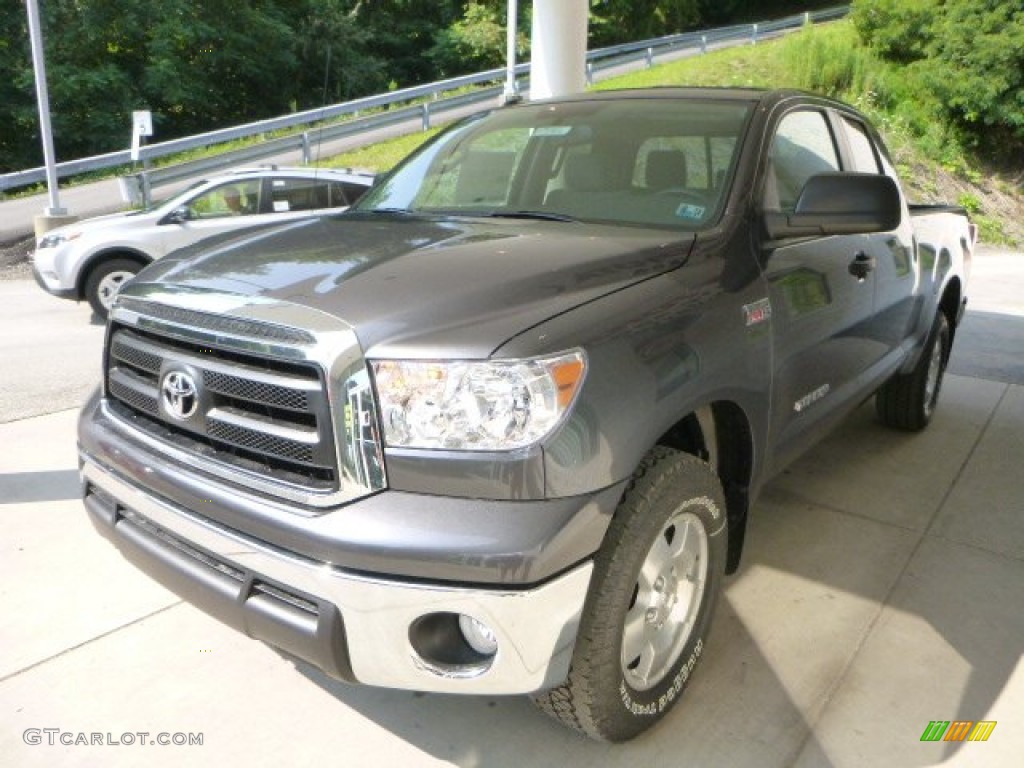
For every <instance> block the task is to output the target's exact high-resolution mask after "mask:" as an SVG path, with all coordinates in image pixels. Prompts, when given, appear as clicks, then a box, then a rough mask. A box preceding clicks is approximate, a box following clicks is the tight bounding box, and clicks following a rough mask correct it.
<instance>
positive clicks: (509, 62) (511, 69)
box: [505, 0, 519, 104]
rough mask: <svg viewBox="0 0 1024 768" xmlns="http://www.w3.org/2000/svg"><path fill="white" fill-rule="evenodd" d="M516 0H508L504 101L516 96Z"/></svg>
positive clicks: (509, 100) (517, 5)
mask: <svg viewBox="0 0 1024 768" xmlns="http://www.w3.org/2000/svg"><path fill="white" fill-rule="evenodd" d="M518 10H519V3H518V0H508V20H507V21H508V24H507V27H508V29H507V30H506V35H507V39H506V44H505V67H506V71H505V103H506V104H507V103H509V102H512V101H515V100H516V99H517V98H518V94H517V92H516V91H517V89H516V27H517V25H518V23H519V20H518Z"/></svg>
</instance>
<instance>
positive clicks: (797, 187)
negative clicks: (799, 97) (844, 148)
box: [764, 110, 839, 211]
mask: <svg viewBox="0 0 1024 768" xmlns="http://www.w3.org/2000/svg"><path fill="white" fill-rule="evenodd" d="M838 170H839V156H838V154H837V153H836V144H835V141H834V139H833V137H832V131H831V130H830V129H829V127H828V121H827V120H826V119H825V115H824V114H823V113H821V112H818V111H812V110H803V111H800V112H792V113H790V114H788V115H786V116H785V117H784V118H782V121H781V122H780V123H779V127H778V129H777V130H776V133H775V138H774V139H773V140H772V146H771V150H770V155H769V159H768V170H767V178H766V179H765V188H764V207H765V209H766V210H770V211H792V210H793V209H794V207H795V206H796V201H797V198H798V197H799V196H800V191H801V190H802V189H803V188H804V184H805V183H806V182H807V180H808V179H809V178H811V176H814V175H815V174H818V173H827V172H829V171H838Z"/></svg>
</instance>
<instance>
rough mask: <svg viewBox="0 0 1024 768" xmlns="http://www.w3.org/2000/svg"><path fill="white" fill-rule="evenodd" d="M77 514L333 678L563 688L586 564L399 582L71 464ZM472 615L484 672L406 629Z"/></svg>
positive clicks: (170, 581) (167, 580)
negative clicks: (486, 654)
mask: <svg viewBox="0 0 1024 768" xmlns="http://www.w3.org/2000/svg"><path fill="white" fill-rule="evenodd" d="M81 460H82V470H81V474H82V481H83V488H84V494H85V505H86V508H87V509H88V511H89V514H90V516H91V518H92V520H93V523H94V524H95V525H96V527H97V528H98V529H99V530H100V532H101V533H103V535H104V536H106V537H107V538H109V539H111V540H112V541H113V542H114V543H115V544H116V545H117V546H118V548H119V549H121V551H122V552H123V553H124V554H125V556H126V557H127V558H128V559H129V560H131V561H133V562H135V563H136V564H137V565H139V566H140V567H141V568H142V569H143V570H145V571H146V572H147V573H149V574H150V575H152V576H153V577H154V578H156V579H157V580H158V581H161V582H162V583H164V584H165V585H167V586H168V587H169V588H171V589H173V590H176V591H179V592H184V593H185V594H186V595H187V596H188V599H189V600H190V602H193V603H194V604H196V605H197V606H198V607H200V608H202V609H203V610H206V611H207V612H209V613H211V614H212V615H214V616H216V617H217V618H219V619H221V620H222V621H225V622H226V623H228V624H230V625H232V626H234V627H235V628H236V629H239V630H240V631H242V632H245V633H246V634H248V635H249V636H250V637H254V638H257V639H260V640H263V641H265V642H267V643H269V644H271V645H274V646H276V647H278V648H281V649H282V650H284V651H286V652H288V653H290V654H292V655H294V656H297V657H299V658H301V659H304V660H305V661H308V662H310V663H312V664H314V665H315V666H317V667H319V668H320V669H322V670H323V671H324V672H326V673H327V674H329V675H331V676H332V677H337V678H339V679H343V680H348V681H350V682H357V683H363V684H366V685H374V686H381V687H386V688H401V689H406V690H417V691H434V692H440V693H467V694H517V693H530V692H534V691H539V690H544V689H546V688H551V687H553V686H556V685H558V684H560V683H561V682H563V681H564V679H565V677H566V676H567V674H568V670H569V662H570V659H571V657H572V651H573V647H574V645H575V640H576V634H577V630H578V626H579V618H580V613H581V610H582V607H583V602H584V599H585V597H586V593H587V589H588V587H589V584H590V576H591V571H592V570H593V565H592V563H591V562H589V561H588V562H586V563H584V564H582V565H579V566H577V567H575V568H574V569H572V570H571V571H569V572H567V573H565V574H563V575H561V576H558V577H557V578H554V579H552V580H550V581H548V582H546V583H544V584H543V585H541V586H538V587H534V588H531V589H526V590H514V591H513V590H501V589H484V588H466V587H458V586H448V585H441V584H429V583H410V582H402V581H396V580H388V579H384V578H374V577H370V576H364V575H359V574H355V573H351V572H347V571H344V570H342V569H339V568H337V567H335V566H333V565H331V564H329V563H322V562H316V561H313V560H309V559H305V558H300V557H297V556H295V555H293V554H290V553H287V552H284V551H281V550H279V549H275V548H272V547H269V546H267V545H266V544H263V543H261V542H258V541H256V540H253V539H251V538H248V537H245V536H242V535H239V534H238V533H237V532H234V531H231V530H229V529H226V528H223V527H221V526H218V525H215V524H213V523H211V522H210V521H208V520H205V519H203V518H201V517H198V516H196V515H194V514H192V513H190V512H188V511H187V510H185V509H182V508H180V507H178V506H175V505H172V504H169V503H168V502H166V501H164V500H161V499H158V498H155V497H153V496H152V495H150V494H147V493H144V492H143V491H142V490H140V489H139V488H137V487H135V486H134V485H131V484H129V483H126V482H124V481H123V480H121V479H120V478H118V477H117V476H115V475H114V474H112V473H110V472H109V471H107V470H105V469H103V468H102V467H100V466H99V465H97V464H96V463H95V462H94V461H92V460H90V458H89V457H88V456H87V455H82V456H81ZM435 613H446V614H447V613H450V614H461V615H467V616H471V617H473V618H475V619H477V620H478V621H481V622H483V623H485V624H486V625H487V626H489V627H490V628H491V630H492V631H493V632H494V635H495V638H496V640H497V644H498V650H497V653H496V654H495V655H494V656H493V658H492V659H490V660H489V661H488V663H487V664H478V665H475V666H474V665H450V666H445V665H439V664H436V663H432V662H431V661H430V660H428V659H425V658H424V657H423V656H421V655H420V654H419V653H418V652H417V651H416V650H415V649H414V647H413V643H412V642H411V640H410V628H411V627H412V626H413V625H414V624H415V623H416V622H417V621H418V620H419V619H421V618H422V617H423V616H425V615H427V614H435Z"/></svg>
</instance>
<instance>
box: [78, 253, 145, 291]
mask: <svg viewBox="0 0 1024 768" xmlns="http://www.w3.org/2000/svg"><path fill="white" fill-rule="evenodd" d="M111 259H129V260H131V261H134V262H136V263H138V265H139V267H145V266H147V265H148V264H150V263H152V261H153V259H152V257H150V256H148V255H147V254H146V253H144V252H143V251H140V250H137V249H135V248H128V247H125V246H118V247H115V248H105V249H104V250H102V251H97V252H96V253H94V254H92V255H91V256H89V258H88V259H86V261H85V263H84V264H82V268H81V269H79V270H78V278H77V280H76V281H75V295H76V296H77V297H78V298H79V299H84V298H85V284H86V282H88V280H89V275H90V274H91V273H92V271H93V270H94V269H96V267H97V266H99V265H100V264H102V263H103V262H105V261H110V260H111Z"/></svg>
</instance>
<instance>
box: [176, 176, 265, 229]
mask: <svg viewBox="0 0 1024 768" xmlns="http://www.w3.org/2000/svg"><path fill="white" fill-rule="evenodd" d="M260 186H261V182H260V180H259V179H248V180H246V181H235V182H232V183H230V184H222V185H220V186H219V187H214V188H213V189H211V190H208V191H206V192H204V193H203V194H201V195H199V196H198V197H195V198H193V199H192V201H191V202H190V203H189V204H188V207H189V208H190V209H191V211H192V215H193V216H195V217H196V218H197V219H214V218H219V217H222V216H247V215H250V214H253V213H259V210H260Z"/></svg>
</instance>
